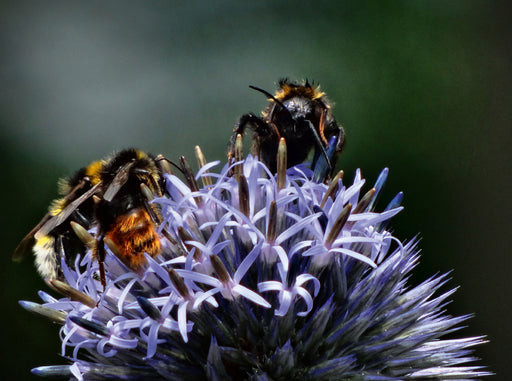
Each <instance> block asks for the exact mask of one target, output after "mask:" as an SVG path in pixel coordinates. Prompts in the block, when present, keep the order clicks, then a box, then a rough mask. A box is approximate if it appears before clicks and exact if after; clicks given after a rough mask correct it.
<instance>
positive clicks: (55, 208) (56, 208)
mask: <svg viewBox="0 0 512 381" xmlns="http://www.w3.org/2000/svg"><path fill="white" fill-rule="evenodd" d="M68 204H69V203H68V202H66V200H65V199H63V198H59V199H57V200H53V201H52V203H51V205H50V209H49V213H50V215H52V216H56V215H57V214H59V213H60V212H62V209H64V208H65V207H66V206H67V205H68Z"/></svg>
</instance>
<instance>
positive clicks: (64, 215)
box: [34, 182, 101, 239]
mask: <svg viewBox="0 0 512 381" xmlns="http://www.w3.org/2000/svg"><path fill="white" fill-rule="evenodd" d="M100 184H101V182H99V183H97V184H96V185H94V186H93V187H92V188H91V189H89V190H88V191H87V192H85V193H84V194H82V195H81V196H80V197H78V198H76V199H74V200H73V201H71V202H70V203H69V204H68V205H67V206H66V207H65V208H64V209H62V211H61V212H60V213H59V214H57V215H55V216H53V217H52V218H50V219H49V220H48V221H46V222H45V223H44V224H43V225H42V226H41V228H40V229H39V230H38V231H37V232H36V233H35V234H34V238H35V239H40V238H41V237H44V236H45V235H48V233H50V232H51V231H52V230H53V229H55V228H56V227H57V226H59V225H60V224H62V223H63V222H64V221H66V220H67V219H68V217H69V216H70V215H71V213H73V212H74V211H75V210H76V209H77V208H78V207H79V206H80V204H82V203H83V202H84V201H85V200H87V199H88V198H90V197H92V195H94V194H95V193H96V192H97V190H98V188H99V186H100Z"/></svg>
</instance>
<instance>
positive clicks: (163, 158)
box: [155, 155, 185, 174]
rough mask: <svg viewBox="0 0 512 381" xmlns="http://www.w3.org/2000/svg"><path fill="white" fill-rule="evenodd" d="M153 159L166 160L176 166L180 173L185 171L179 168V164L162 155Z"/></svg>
mask: <svg viewBox="0 0 512 381" xmlns="http://www.w3.org/2000/svg"><path fill="white" fill-rule="evenodd" d="M155 161H166V162H168V163H169V164H171V165H172V166H173V167H174V168H176V169H177V170H178V171H180V172H181V173H182V174H185V172H183V169H182V168H181V166H180V165H178V164H176V163H175V162H173V161H172V160H169V159H167V158H166V157H164V156H160V155H159V157H158V158H156V159H155Z"/></svg>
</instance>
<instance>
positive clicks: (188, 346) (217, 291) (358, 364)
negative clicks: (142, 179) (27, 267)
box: [20, 156, 489, 380]
mask: <svg viewBox="0 0 512 381" xmlns="http://www.w3.org/2000/svg"><path fill="white" fill-rule="evenodd" d="M201 164H202V167H201V169H200V170H199V172H198V173H197V175H196V176H195V177H193V176H190V174H188V175H187V176H186V178H187V180H186V181H185V182H184V181H182V180H180V179H179V178H178V177H176V176H174V175H169V176H168V177H167V192H168V195H167V196H166V197H162V198H159V199H156V200H154V201H153V202H156V203H158V204H160V205H161V207H162V215H163V219H164V221H163V223H162V225H161V226H160V232H161V234H162V236H163V237H165V239H163V241H164V250H163V253H162V254H161V255H159V256H157V257H155V258H151V257H150V256H147V262H148V263H147V267H146V268H145V269H144V271H142V272H141V273H134V272H132V271H130V270H129V269H128V268H127V267H125V266H124V265H123V263H122V262H121V261H120V260H118V259H117V257H116V256H115V255H114V254H112V252H110V251H108V253H107V257H106V259H105V262H104V263H105V267H106V270H107V285H106V287H105V289H103V287H102V286H101V284H100V282H99V279H98V276H97V272H98V263H97V262H96V261H93V260H92V259H91V255H90V253H84V255H83V256H81V257H78V258H77V259H76V262H75V265H74V266H72V267H69V266H67V265H66V263H65V262H64V261H63V263H62V268H63V273H64V278H65V279H64V280H65V281H64V282H62V281H57V280H49V281H48V284H49V285H50V286H51V287H52V288H53V289H55V290H57V291H59V292H60V293H61V294H63V295H64V297H61V298H60V299H58V298H55V297H53V296H50V295H49V294H47V293H45V292H40V293H39V295H40V297H41V298H42V300H43V303H42V304H36V303H31V302H24V301H23V302H20V303H21V305H22V306H23V307H24V308H26V309H28V310H30V311H32V312H35V313H37V314H39V315H42V316H45V317H47V318H49V319H50V320H52V321H54V322H57V323H59V324H61V325H62V326H61V329H60V337H61V340H62V347H61V353H62V356H64V357H65V358H66V359H67V360H68V361H69V363H70V364H68V365H57V366H43V367H39V368H35V369H33V373H35V374H37V375H40V376H48V377H55V376H61V377H67V378H71V379H78V380H88V379H94V380H100V379H112V378H115V379H125V380H138V379H140V380H150V379H169V380H202V379H205V380H206V379H208V380H284V379H287V380H299V379H300V380H333V379H339V380H341V379H343V380H403V379H418V380H419V379H458V380H462V379H472V378H478V377H482V376H486V375H489V373H488V372H487V371H485V370H484V369H483V368H482V367H480V366H471V365H468V363H470V362H473V361H474V360H475V358H474V357H473V356H472V347H474V346H475V345H478V344H481V343H483V342H484V339H483V338H482V337H469V338H462V339H446V338H443V337H444V336H446V335H447V334H450V333H452V332H455V331H457V330H459V329H460V328H461V324H462V323H463V322H464V321H466V320H467V319H468V318H469V316H459V317H452V316H449V315H447V314H446V312H445V310H444V308H445V306H446V303H447V301H448V299H449V298H450V297H451V295H452V294H453V292H454V290H453V289H452V290H448V291H444V292H441V289H442V288H443V287H444V285H445V284H446V282H447V281H448V277H447V275H437V276H433V277H431V278H429V279H427V280H425V281H424V282H422V283H420V284H419V285H416V286H412V285H410V284H409V279H408V278H409V276H410V274H411V271H412V270H413V269H414V267H415V266H416V264H417V263H418V260H419V249H418V247H417V240H416V239H413V240H411V241H408V242H402V241H400V240H399V239H398V238H396V237H395V236H394V235H393V234H392V233H391V232H390V230H388V229H387V225H388V223H389V220H390V219H391V218H392V217H393V216H395V215H396V214H397V213H399V212H400V211H401V210H402V207H401V206H400V201H401V198H402V194H401V193H399V194H398V195H397V196H396V197H395V198H394V199H393V200H392V201H391V202H390V203H389V205H388V206H387V207H386V208H384V210H383V211H380V212H378V211H376V210H375V205H376V200H377V198H378V195H379V193H380V191H381V189H382V187H383V185H384V183H385V180H386V177H387V173H388V171H387V169H385V170H384V171H382V173H381V175H380V176H379V178H378V179H377V181H376V183H375V185H374V186H373V188H371V189H370V190H369V191H368V192H366V193H364V194H363V193H362V189H363V186H364V185H365V180H364V179H363V178H362V176H361V172H360V171H357V172H356V174H355V178H354V180H353V181H352V182H351V183H348V184H347V185H346V184H345V183H344V181H343V179H342V173H341V172H340V173H339V174H338V175H337V176H336V177H334V179H333V180H332V181H331V182H330V183H329V184H323V183H320V182H318V181H317V180H318V178H319V177H321V176H319V175H318V171H323V170H325V168H323V167H317V169H315V170H311V169H308V168H307V167H306V166H305V165H301V166H297V167H293V168H290V169H288V170H287V171H285V170H284V168H285V166H284V167H283V166H282V165H281V166H280V167H279V168H278V173H277V175H276V176H274V175H272V174H271V173H269V171H268V169H267V168H266V167H265V165H264V164H263V163H261V162H260V161H258V159H257V158H254V157H251V156H248V157H247V158H246V159H245V160H244V161H239V162H236V163H232V164H230V165H226V166H224V167H223V168H222V169H221V170H220V172H219V173H215V172H213V169H214V168H215V167H216V166H217V165H218V164H219V163H218V162H216V163H210V164H205V163H204V161H203V160H201ZM318 168H320V169H318ZM312 179H314V180H312ZM197 181H202V183H203V186H202V187H200V186H198V184H197Z"/></svg>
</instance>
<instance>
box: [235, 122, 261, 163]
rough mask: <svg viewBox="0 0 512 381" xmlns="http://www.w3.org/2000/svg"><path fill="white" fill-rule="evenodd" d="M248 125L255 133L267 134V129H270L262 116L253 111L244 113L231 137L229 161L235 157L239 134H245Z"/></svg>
mask: <svg viewBox="0 0 512 381" xmlns="http://www.w3.org/2000/svg"><path fill="white" fill-rule="evenodd" d="M246 127H249V128H251V129H252V130H253V131H254V133H255V135H262V134H263V135H265V134H266V131H267V130H268V129H269V126H268V125H267V123H266V122H265V121H264V120H263V119H261V118H260V117H257V116H256V115H254V114H252V113H249V114H244V115H242V116H241V117H240V119H239V120H238V123H237V124H236V125H235V128H234V129H233V135H231V139H230V140H229V144H228V145H229V150H228V161H231V160H232V159H233V158H234V157H235V144H236V137H237V136H238V135H242V136H243V135H244V132H245V129H246ZM253 141H254V137H253ZM258 148H259V147H258ZM258 150H259V149H258Z"/></svg>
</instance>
